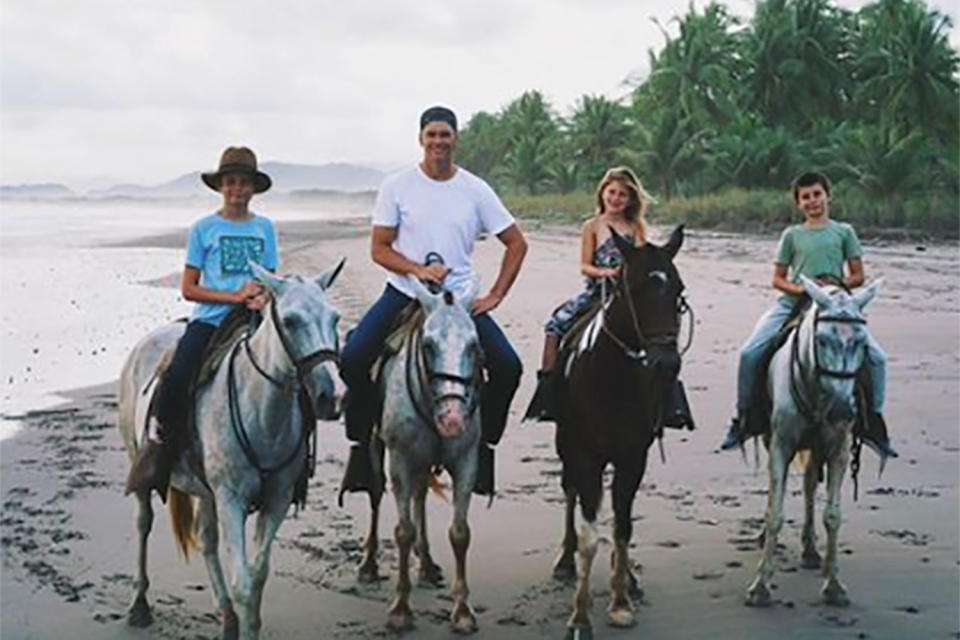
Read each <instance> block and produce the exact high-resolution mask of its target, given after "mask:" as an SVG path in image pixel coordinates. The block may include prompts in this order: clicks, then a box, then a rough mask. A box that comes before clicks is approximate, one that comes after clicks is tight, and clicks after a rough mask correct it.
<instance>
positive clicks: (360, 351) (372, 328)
mask: <svg viewBox="0 0 960 640" xmlns="http://www.w3.org/2000/svg"><path fill="white" fill-rule="evenodd" d="M410 302H412V298H409V297H407V296H406V295H404V294H402V293H400V292H399V291H398V290H397V289H395V288H393V287H392V286H390V285H389V284H388V285H387V286H386V289H384V291H383V294H382V295H381V296H380V298H379V299H378V300H377V301H376V302H375V303H374V304H373V306H372V307H370V309H369V310H367V313H366V314H365V315H364V316H363V318H361V319H360V322H359V324H357V326H356V328H355V329H354V330H353V332H352V333H351V334H350V338H349V339H348V340H347V343H346V344H345V345H344V346H343V350H342V351H341V352H340V377H341V378H343V381H344V383H345V384H346V385H347V388H348V389H349V390H350V395H351V397H353V398H359V399H360V400H359V401H358V402H353V401H351V402H348V403H347V407H346V411H345V414H344V418H345V420H346V423H347V437H348V438H350V439H351V440H356V441H359V442H366V441H367V440H369V438H370V428H371V427H372V425H373V421H374V419H375V418H376V416H374V415H372V411H371V409H372V405H373V404H374V403H373V402H371V401H370V399H371V398H373V397H374V395H373V394H374V393H375V392H376V389H375V388H374V384H373V381H372V380H371V379H370V367H371V366H372V365H373V362H374V361H375V360H376V359H377V356H379V355H380V352H381V351H382V350H383V345H384V343H385V342H386V341H387V338H388V337H389V334H390V330H391V329H392V328H393V324H394V322H395V321H396V319H397V316H398V315H400V312H401V311H403V309H404V308H405V307H406V306H407V305H408V304H410ZM473 322H474V324H475V325H476V327H477V335H478V337H479V338H480V346H481V347H482V348H483V353H484V356H485V360H484V366H485V368H486V370H487V382H486V384H485V385H484V387H483V393H482V395H481V398H480V411H481V415H482V420H483V436H484V439H485V441H486V442H489V443H490V444H497V443H498V442H499V441H500V438H501V436H502V435H503V430H504V428H505V427H506V424H507V412H508V410H509V409H510V402H511V401H512V400H513V395H514V394H515V393H516V391H517V386H518V385H519V384H520V375H521V373H523V366H522V365H521V363H520V357H519V356H518V355H517V352H516V351H514V349H513V346H511V344H510V341H509V340H507V337H506V336H505V335H504V334H503V331H501V330H500V327H499V326H497V323H496V322H495V321H494V320H493V318H491V317H490V316H489V315H488V314H483V315H479V316H473Z"/></svg>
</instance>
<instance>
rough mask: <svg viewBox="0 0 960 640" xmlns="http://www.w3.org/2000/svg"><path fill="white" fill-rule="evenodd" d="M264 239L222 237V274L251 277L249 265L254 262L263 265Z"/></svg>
mask: <svg viewBox="0 0 960 640" xmlns="http://www.w3.org/2000/svg"><path fill="white" fill-rule="evenodd" d="M263 251H264V242H263V238H251V237H250V236H226V235H224V236H220V273H222V274H223V275H225V276H227V275H236V274H241V273H242V274H245V275H251V273H252V271H251V269H250V265H249V263H248V261H249V260H253V261H254V262H256V263H257V264H261V262H260V256H262V255H263Z"/></svg>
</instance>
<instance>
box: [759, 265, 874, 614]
mask: <svg viewBox="0 0 960 640" xmlns="http://www.w3.org/2000/svg"><path fill="white" fill-rule="evenodd" d="M802 280H803V284H804V286H805V287H806V290H807V294H809V296H810V298H811V299H812V300H813V303H814V304H812V305H811V306H810V308H809V309H807V311H806V312H805V313H804V315H803V317H802V319H801V322H800V325H799V327H798V328H797V329H796V330H794V331H793V332H792V333H791V334H790V336H789V338H788V339H787V341H786V343H785V344H784V345H783V346H782V347H780V349H779V350H778V351H777V352H776V354H775V355H774V356H773V360H772V361H771V362H770V368H769V372H768V377H767V385H768V390H769V393H770V398H771V400H772V404H773V412H772V415H771V431H770V436H769V442H768V443H767V449H768V451H769V461H768V466H769V470H770V491H769V495H768V500H769V502H768V505H767V514H766V523H765V528H764V533H763V556H762V558H761V560H760V563H759V565H758V566H757V574H756V577H755V578H754V580H753V583H752V584H751V585H750V587H749V588H748V589H747V596H746V604H747V605H749V606H768V605H769V604H770V603H771V594H770V586H769V582H770V579H771V578H772V577H773V567H774V565H773V553H774V550H775V549H776V546H777V535H778V534H779V533H780V529H781V527H782V526H783V496H784V491H785V487H786V480H787V471H788V467H789V464H790V461H791V460H792V459H793V457H794V454H796V453H797V451H799V450H802V449H809V450H810V452H811V456H810V459H808V460H807V462H806V469H805V472H804V481H803V489H804V502H805V517H804V523H803V533H802V540H803V555H802V565H803V566H804V567H805V568H812V569H816V568H820V566H821V558H820V554H819V553H817V548H816V542H817V539H816V531H815V527H814V513H813V508H814V494H815V492H816V489H817V483H818V481H819V477H820V471H821V469H822V467H823V466H824V464H825V465H826V468H827V474H826V480H827V504H826V506H825V507H824V510H823V524H824V527H825V528H826V530H827V548H826V559H825V560H824V561H823V562H822V565H823V575H824V577H825V578H826V581H825V582H824V584H823V588H822V589H821V595H822V596H823V599H824V602H825V603H826V604H830V605H836V606H846V605H847V604H849V602H850V601H849V599H848V597H847V591H846V589H845V588H844V586H843V585H842V584H841V583H840V580H839V579H838V578H837V534H838V531H839V529H840V486H841V484H842V482H843V475H844V473H846V470H847V463H848V462H849V459H850V446H851V439H852V435H851V434H852V430H853V424H854V420H855V419H856V416H857V410H858V407H857V401H856V395H855V394H854V386H855V384H856V374H857V371H858V370H859V369H860V367H861V366H862V365H863V362H864V359H865V357H866V349H867V327H866V319H865V318H864V316H863V308H864V307H866V306H867V304H868V303H869V302H870V301H871V300H872V299H873V297H874V295H875V294H876V292H877V289H878V287H879V286H880V281H876V282H874V283H873V284H871V285H870V286H868V287H866V288H865V289H862V290H861V291H858V292H857V293H856V294H852V295H851V294H849V293H847V292H845V291H843V290H842V289H839V288H836V287H820V286H819V285H817V284H816V283H814V282H813V281H811V280H809V279H808V278H806V277H803V278H802Z"/></svg>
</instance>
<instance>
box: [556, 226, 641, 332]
mask: <svg viewBox="0 0 960 640" xmlns="http://www.w3.org/2000/svg"><path fill="white" fill-rule="evenodd" d="M621 237H622V238H623V239H624V240H627V241H628V242H631V243H632V242H633V236H630V235H627V236H621ZM622 264H623V254H621V253H620V250H619V249H618V248H617V245H616V244H615V243H614V240H613V236H610V237H609V238H607V239H606V240H605V241H604V242H603V244H601V245H600V246H599V247H597V248H596V250H595V251H594V252H593V266H595V267H600V268H601V269H618V268H619V267H620V265H622ZM601 289H602V283H601V279H600V278H590V277H588V278H587V279H586V290H585V291H581V292H580V293H579V294H577V295H576V296H574V297H573V298H570V299H569V300H567V301H566V302H564V303H563V304H562V305H560V306H559V307H557V308H556V309H554V311H553V313H552V314H551V315H550V319H549V320H547V324H546V329H545V330H546V332H547V334H549V335H553V336H557V337H563V335H564V334H566V333H567V332H568V331H570V328H571V327H572V326H573V325H574V323H575V322H576V321H577V318H579V317H580V316H581V315H582V314H583V313H584V312H585V311H586V310H587V309H588V308H590V306H591V305H592V304H593V303H594V302H596V301H597V300H599V299H600V293H601Z"/></svg>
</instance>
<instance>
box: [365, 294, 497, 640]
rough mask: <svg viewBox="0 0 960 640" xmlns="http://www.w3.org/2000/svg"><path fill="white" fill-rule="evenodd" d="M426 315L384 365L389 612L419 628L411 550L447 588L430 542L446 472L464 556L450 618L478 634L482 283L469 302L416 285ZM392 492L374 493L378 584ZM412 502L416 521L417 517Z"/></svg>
mask: <svg viewBox="0 0 960 640" xmlns="http://www.w3.org/2000/svg"><path fill="white" fill-rule="evenodd" d="M410 282H411V284H412V286H413V287H414V290H415V291H416V293H417V299H418V300H419V302H420V304H421V306H422V308H423V312H424V314H425V317H424V319H423V324H422V327H420V328H418V329H415V330H413V331H412V332H411V333H410V334H408V335H407V337H406V339H404V341H403V346H402V347H401V348H400V350H399V352H398V353H396V354H395V355H394V356H392V357H391V358H389V359H388V360H386V362H385V363H384V364H383V371H382V375H381V380H382V384H383V393H384V395H383V412H382V414H381V417H380V429H379V432H378V436H377V437H374V438H373V441H372V443H371V444H372V445H373V446H372V447H371V449H372V453H371V455H372V457H373V463H374V470H375V473H374V476H375V477H377V478H383V472H382V465H383V452H384V447H386V450H387V452H388V453H389V458H390V464H389V471H390V482H391V484H392V486H393V494H394V497H395V498H396V501H397V519H398V521H397V526H396V529H395V531H394V536H395V539H396V543H397V551H398V553H399V570H398V575H397V594H396V598H395V599H394V601H393V603H392V604H391V605H390V608H389V610H388V612H387V613H388V618H387V625H388V627H390V628H391V629H393V630H395V631H404V630H407V629H410V628H412V626H413V612H412V610H411V609H410V588H411V584H410V550H411V548H412V547H413V546H414V544H416V553H417V556H418V557H419V559H420V579H421V580H422V581H425V582H428V583H431V584H433V585H436V586H439V584H441V583H442V580H443V578H442V576H441V573H440V568H439V567H438V566H437V565H436V564H435V563H434V562H433V559H432V558H431V556H430V548H429V544H428V540H427V522H426V505H425V501H426V494H427V489H428V487H429V486H430V484H431V481H432V478H433V471H434V469H436V468H437V467H440V466H442V467H443V468H444V469H446V470H447V471H448V472H449V473H450V476H451V478H452V479H453V522H452V523H451V525H450V531H449V536H450V544H451V546H452V547H453V553H454V557H455V560H456V577H455V579H454V582H453V585H452V588H451V592H452V595H453V609H452V611H451V614H450V622H451V626H452V628H453V630H454V631H457V632H460V633H471V632H473V631H476V629H477V620H476V617H475V616H474V614H473V611H472V609H471V607H470V605H469V603H468V601H467V597H468V595H469V590H468V589H467V579H466V557H467V548H468V547H469V546H470V526H469V524H468V523H467V512H468V510H469V508H470V496H471V493H472V491H473V485H474V482H475V480H476V474H477V446H478V443H479V442H480V361H481V351H480V341H479V337H478V336H477V331H476V328H475V326H474V323H473V319H472V318H471V317H470V304H471V302H472V301H473V298H474V297H476V294H477V288H476V283H475V286H474V287H473V289H472V290H471V291H470V292H469V293H468V294H467V295H466V296H465V297H463V298H460V299H454V296H453V294H451V293H450V292H448V291H444V292H441V293H439V294H433V293H431V292H430V291H428V290H427V289H426V287H424V286H423V285H422V284H421V283H420V282H419V281H418V280H415V279H413V278H411V279H410ZM382 495H383V487H382V486H381V487H380V488H379V490H372V491H371V492H370V507H371V514H370V516H371V517H370V533H369V535H368V536H367V539H366V542H365V543H364V558H363V561H362V563H361V565H360V576H359V577H360V580H361V581H364V582H372V581H376V580H377V579H378V573H377V558H376V555H377V524H378V519H379V509H380V499H381V497H382ZM411 502H413V508H414V510H415V519H414V517H411Z"/></svg>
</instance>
